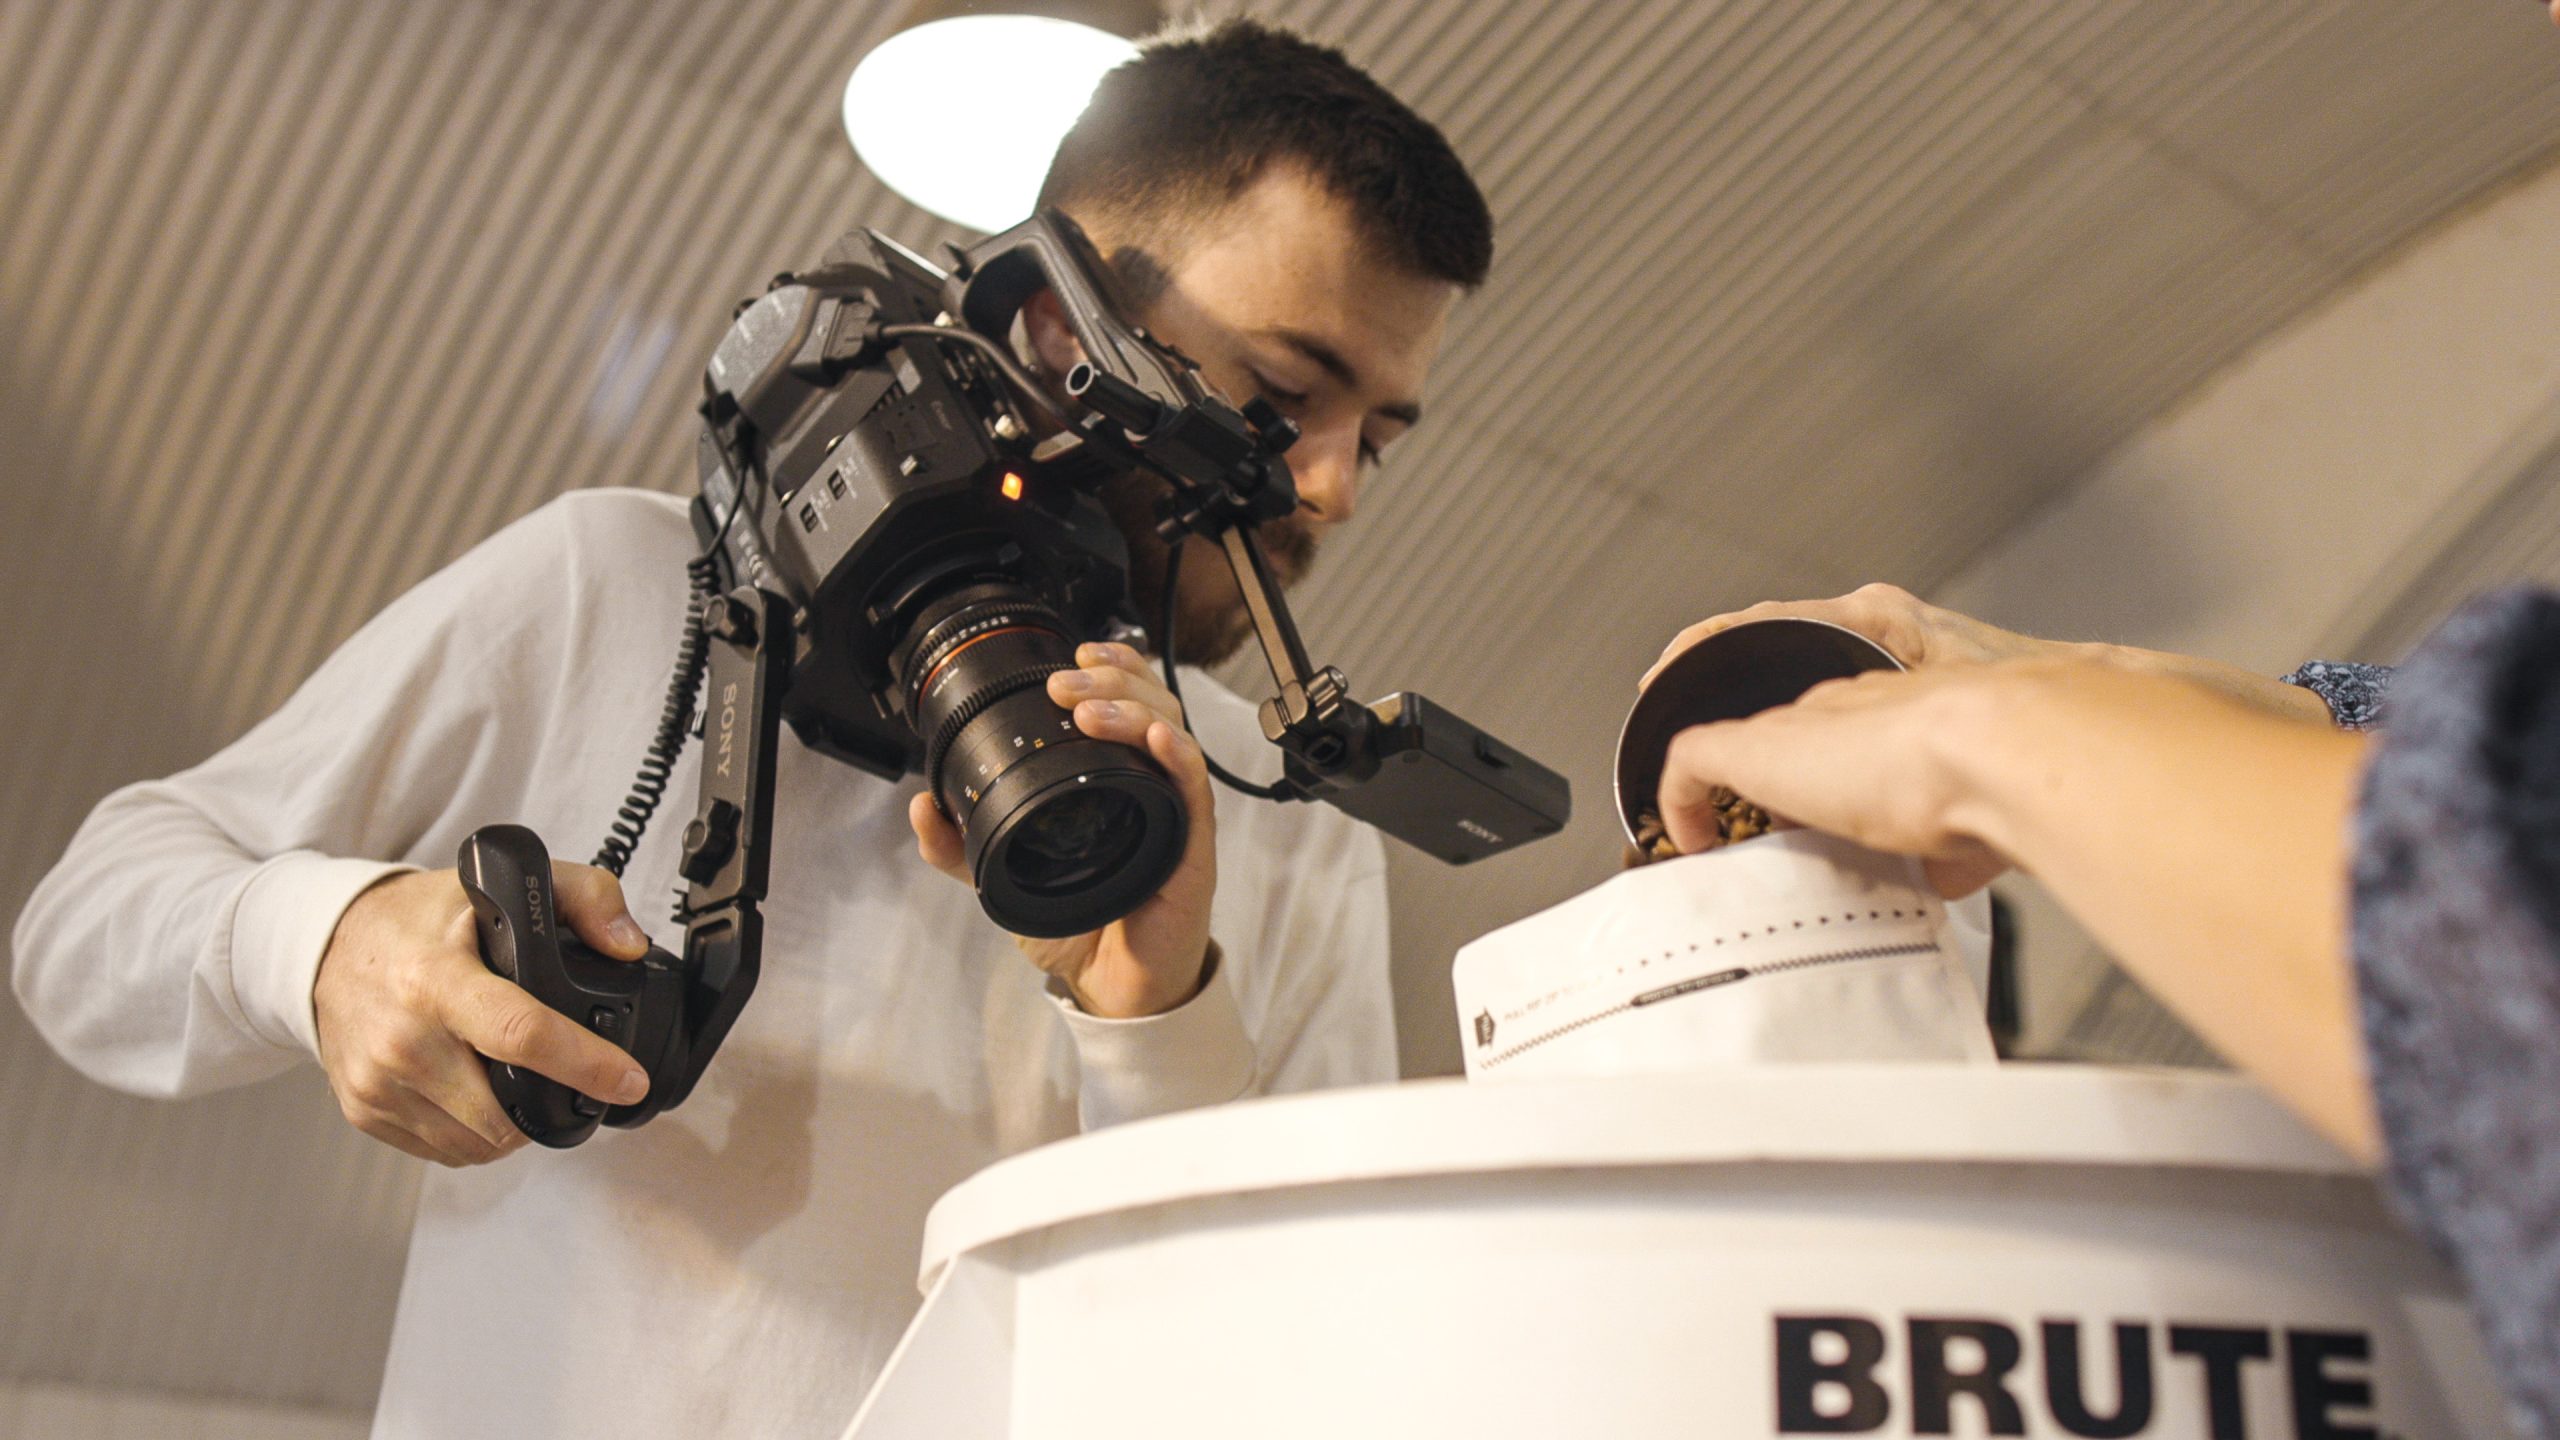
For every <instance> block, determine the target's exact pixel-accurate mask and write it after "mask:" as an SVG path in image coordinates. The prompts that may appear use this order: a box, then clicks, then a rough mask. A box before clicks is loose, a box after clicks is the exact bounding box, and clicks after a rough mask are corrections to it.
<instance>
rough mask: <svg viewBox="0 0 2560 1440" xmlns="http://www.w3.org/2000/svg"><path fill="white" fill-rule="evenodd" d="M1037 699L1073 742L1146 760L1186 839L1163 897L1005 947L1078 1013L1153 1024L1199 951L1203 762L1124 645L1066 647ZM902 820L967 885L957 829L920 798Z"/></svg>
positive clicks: (1187, 980) (1176, 995) (1206, 822)
mask: <svg viewBox="0 0 2560 1440" xmlns="http://www.w3.org/2000/svg"><path fill="white" fill-rule="evenodd" d="M1049 698H1050V699H1052V700H1055V701H1056V702H1058V703H1059V704H1060V705H1063V706H1066V707H1068V708H1069V709H1071V710H1073V711H1074V712H1075V721H1076V728H1077V729H1078V730H1081V731H1083V732H1084V733H1085V734H1087V735H1090V736H1092V737H1093V738H1095V739H1097V740H1116V741H1119V742H1120V743H1122V744H1124V745H1134V746H1136V747H1138V748H1139V749H1142V750H1144V751H1146V752H1147V753H1148V754H1149V755H1151V756H1153V757H1154V758H1155V762H1156V763H1157V764H1158V765H1161V766H1163V767H1164V770H1165V773H1166V774H1167V775H1169V776H1171V777H1172V779H1173V784H1174V788H1175V789H1177V790H1179V791H1180V792H1181V793H1182V803H1183V806H1184V808H1185V809H1187V810H1188V811H1189V812H1190V818H1191V838H1190V842H1189V843H1188V844H1187V845H1186V846H1185V847H1184V849H1183V852H1182V860H1181V863H1180V864H1178V865H1176V866H1175V867H1174V872H1173V875H1172V878H1170V879H1168V880H1166V881H1165V884H1164V888H1163V889H1162V890H1159V891H1157V892H1156V893H1155V894H1154V895H1153V896H1151V897H1149V898H1148V900H1147V901H1146V903H1144V904H1142V905H1140V906H1139V907H1138V908H1137V909H1135V910H1132V911H1130V912H1129V913H1128V914H1127V915H1126V916H1124V917H1122V918H1120V919H1118V920H1114V921H1113V922H1111V923H1110V924H1109V925H1106V926H1104V927H1103V928H1101V929H1099V930H1096V931H1093V932H1091V933H1090V934H1085V935H1070V936H1068V937H1066V938H1065V939H1061V940H1034V939H1030V938H1027V937H1023V936H1016V937H1014V943H1015V944H1016V945H1019V946H1021V947H1022V952H1023V953H1024V954H1025V955H1028V956H1030V957H1031V963H1033V964H1035V965H1037V966H1039V967H1040V968H1041V969H1042V970H1044V971H1046V972H1048V973H1049V974H1050V975H1053V976H1056V977H1057V978H1058V980H1059V981H1060V982H1062V983H1063V984H1065V986H1066V987H1067V991H1068V993H1069V994H1071V995H1073V996H1074V997H1075V1001H1076V1004H1077V1005H1078V1006H1079V1007H1081V1008H1082V1009H1083V1010H1084V1011H1085V1012H1086V1013H1087V1014H1090V1015H1099V1016H1103V1017H1105V1018H1109V1019H1123V1020H1125V1019H1134V1018H1136V1017H1138V1016H1142V1015H1160V1014H1162V1013H1164V1012H1165V1011H1167V1010H1171V1009H1173V1008H1174V1007H1176V1006H1178V1005H1180V1004H1182V1003H1183V1002H1184V1001H1186V1000H1189V999H1190V998H1191V997H1192V995H1194V994H1195V993H1197V992H1198V990H1199V989H1200V980H1201V975H1200V970H1201V965H1202V963H1203V962H1204V961H1205V960H1206V958H1207V956H1208V952H1209V901H1210V899H1211V897H1212V896H1214V895H1215V894H1216V893H1217V889H1218V844H1217V839H1218V837H1217V825H1216V818H1217V817H1216V813H1215V803H1214V801H1213V799H1212V798H1211V795H1210V790H1209V767H1208V763H1207V762H1206V760H1205V759H1203V758H1202V756H1201V753H1200V744H1199V742H1198V741H1196V740H1194V739H1192V738H1191V732H1190V731H1189V730H1188V729H1187V728H1185V726H1184V724H1183V715H1182V707H1181V706H1180V705H1179V704H1176V703H1175V701H1174V698H1173V694H1172V692H1170V691H1168V690H1166V689H1165V688H1164V682H1163V681H1161V680H1160V679H1158V678H1157V677H1156V676H1155V675H1154V674H1153V673H1151V672H1150V671H1149V670H1148V669H1147V662H1146V657H1144V656H1142V655H1140V654H1139V653H1138V652H1137V651H1135V650H1133V649H1131V648H1129V647H1128V646H1126V645H1102V644H1096V645H1083V646H1079V647H1077V649H1076V668H1075V669H1073V670H1062V671H1059V672H1058V673H1057V674H1055V675H1052V676H1050V677H1049ZM907 820H908V823H909V824H911V825H913V826H914V827H915V832H916V850H917V852H918V853H919V854H921V855H923V856H924V860H925V863H926V864H928V865H931V866H932V867H933V868H934V869H936V870H939V871H941V872H942V873H943V874H945V875H948V876H950V877H952V878H953V879H955V880H958V881H959V882H961V883H962V884H964V885H966V884H969V883H971V880H970V876H969V871H968V868H967V866H966V864H965V856H966V851H965V849H964V848H963V846H962V844H961V841H960V831H959V828H958V827H957V826H955V825H953V824H952V823H951V822H950V821H949V820H946V819H944V818H943V815H942V812H941V811H940V810H939V809H937V808H935V806H934V803H933V797H932V796H930V795H918V796H916V797H915V799H913V800H911V801H909V802H908V804H907Z"/></svg>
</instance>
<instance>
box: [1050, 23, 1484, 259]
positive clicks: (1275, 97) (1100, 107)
mask: <svg viewBox="0 0 2560 1440" xmlns="http://www.w3.org/2000/svg"><path fill="white" fill-rule="evenodd" d="M1274 163H1282V164H1291V163H1294V164H1296V165H1299V166H1302V167H1303V168H1304V169H1305V171H1306V173H1307V175H1308V177H1309V178H1311V179H1312V180H1314V181H1315V182H1316V183H1317V184H1319V185H1321V186H1323V187H1324V189H1325V190H1327V191H1328V192H1330V193H1331V194H1332V195H1333V196H1334V197H1335V198H1337V199H1339V200H1341V201H1343V202H1344V203H1345V204H1347V205H1348V206H1349V207H1350V208H1351V212H1352V215H1353V219H1354V223H1355V224H1356V225H1357V226H1358V227H1359V228H1360V229H1361V231H1363V232H1364V234H1365V238H1366V239H1367V240H1368V242H1369V243H1370V244H1371V245H1372V246H1374V247H1375V248H1376V253H1377V258H1378V259H1380V260H1382V261H1385V262H1388V263H1390V264H1394V265H1398V266H1400V267H1402V268H1404V269H1406V270H1409V271H1411V272H1413V273H1415V274H1417V275H1424V276H1429V277H1431V278H1433V279H1439V280H1446V281H1449V282H1450V283H1452V284H1454V285H1458V286H1460V287H1462V288H1465V289H1470V290H1472V289H1474V288H1475V287H1476V286H1478V285H1481V284H1483V283H1484V277H1485V272H1486V271H1487V270H1489V269H1490V268H1492V265H1493V214H1492V212H1491V211H1490V210H1488V209H1487V208H1486V207H1485V203H1484V194H1483V192H1481V191H1479V190H1477V189H1476V182H1475V181H1474V180H1473V179H1472V178H1470V177H1469V176H1468V174H1467V167H1466V166H1465V165H1464V164H1462V163H1460V161H1459V159H1458V156H1457V152H1456V151H1454V150H1451V149H1450V148H1449V142H1448V140H1447V139H1446V138H1445V137H1444V136H1442V135H1441V133H1440V132H1439V130H1438V129H1436V128H1435V127H1434V126H1433V125H1432V124H1431V122H1430V121H1428V120H1425V119H1423V118H1422V117H1421V116H1419V115H1416V114H1415V113H1413V111H1412V109H1411V108H1410V107H1408V106H1407V105H1406V104H1405V103H1404V102H1403V101H1401V100H1398V99H1397V98H1396V97H1395V96H1393V95H1391V94H1389V93H1387V89H1386V87H1385V86H1382V85H1380V84H1379V83H1378V82H1377V81H1375V80H1372V79H1370V78H1369V77H1368V75H1367V74H1365V73H1363V72H1362V71H1361V70H1360V68H1359V67H1358V66H1356V65H1353V64H1352V63H1351V62H1350V61H1349V60H1347V59H1345V58H1343V55H1342V52H1341V51H1339V50H1335V49H1331V48H1328V47H1326V46H1323V45H1318V44H1315V43H1313V42H1311V41H1308V40H1305V39H1302V38H1300V37H1298V36H1296V35H1293V34H1290V33H1289V32H1287V31H1285V30H1279V29H1275V28H1273V27H1271V26H1268V25H1264V24H1260V23H1258V22H1256V21H1253V20H1244V19H1236V20H1227V21H1224V22H1221V23H1219V24H1216V25H1210V26H1200V25H1196V24H1195V25H1190V26H1178V27H1175V28H1173V29H1171V30H1168V31H1165V32H1162V33H1160V34H1158V35H1156V36H1154V37H1151V38H1150V39H1149V40H1148V41H1147V42H1146V43H1145V44H1144V45H1142V46H1141V47H1140V49H1139V52H1138V55H1137V58H1135V59H1133V60H1130V61H1127V62H1126V63H1124V64H1122V65H1120V66H1118V67H1117V68H1115V69H1113V70H1112V71H1111V72H1110V73H1109V74H1107V75H1105V76H1104V77H1103V78H1102V83H1101V84H1100V85H1099V86H1098V87H1096V88H1095V90H1094V92H1093V100H1092V102H1091V103H1090V104H1088V105H1087V106H1086V107H1085V111H1084V114H1083V115H1082V116H1081V117H1080V118H1078V119H1077V121H1076V123H1075V128H1074V129H1072V130H1070V131H1068V132H1067V137H1066V139H1064V140H1063V141H1061V142H1059V145H1058V153H1057V156H1056V158H1055V159H1053V160H1051V161H1050V162H1049V174H1048V178H1047V179H1046V180H1044V181H1042V182H1041V186H1040V204H1042V205H1043V206H1048V205H1056V206H1059V207H1060V208H1062V209H1065V210H1066V211H1067V212H1068V213H1070V214H1078V215H1085V214H1095V213H1099V214H1108V215H1111V216H1113V217H1115V218H1118V219H1120V220H1123V221H1124V222H1131V223H1134V224H1135V225H1136V227H1137V228H1139V229H1140V230H1142V231H1144V230H1150V229H1154V228H1156V227H1157V226H1158V225H1164V224H1169V225H1185V224H1188V223H1190V222H1193V221H1196V220H1198V219H1200V218H1202V217H1205V216H1207V215H1209V214H1212V213H1214V212H1215V211H1216V210H1218V209H1219V208H1222V207H1223V206H1225V205H1226V204H1227V203H1228V202H1230V201H1233V200H1234V199H1235V198H1236V197H1237V196H1238V195H1240V194H1242V193H1243V192H1244V190H1245V188H1246V187H1247V186H1249V185H1251V184H1252V183H1253V182H1254V181H1255V180H1256V179H1257V178H1259V177H1260V176H1261V175H1262V173H1263V172H1264V171H1265V170H1266V169H1267V168H1268V167H1269V166H1271V165H1272V164H1274ZM1168 238H1171V237H1167V236H1164V235H1161V234H1159V235H1158V236H1157V237H1156V239H1157V241H1158V244H1159V245H1161V244H1162V243H1163V241H1164V240H1166V239H1168ZM1150 248H1152V247H1150ZM1167 248H1170V247H1167ZM1166 258H1170V257H1169V256H1168V257H1166ZM1130 278H1132V279H1133V280H1134V279H1138V278H1140V277H1130Z"/></svg>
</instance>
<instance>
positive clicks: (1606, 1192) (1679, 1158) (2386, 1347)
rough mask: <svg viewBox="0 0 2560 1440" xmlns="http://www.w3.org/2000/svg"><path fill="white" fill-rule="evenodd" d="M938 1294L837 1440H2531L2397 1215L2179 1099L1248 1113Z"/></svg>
mask: <svg viewBox="0 0 2560 1440" xmlns="http://www.w3.org/2000/svg"><path fill="white" fill-rule="evenodd" d="M847 1223H852V1224H858V1223H860V1217H858V1216H849V1217H847ZM923 1281H924V1284H925V1285H926V1287H927V1290H928V1299H927V1302H926V1304H925V1307H924V1309H923V1311H922V1313H921V1314H920V1315H919V1317H918V1318H917V1320H916V1323H915V1325H914V1327H913V1328H912V1329H911V1330H910V1331H909V1333H908V1337H907V1340H906V1342H905V1343H904V1344H903V1345H902V1346H901V1348H900V1350H899V1351H898V1353H897V1355H896V1356H895V1357H893V1359H892V1360H891V1363H890V1366H889V1368H888V1370H887V1372H886V1373H885V1374H884V1375H883V1377H882V1379H881V1380H880V1382H879V1384H878V1386H877V1387H876V1388H875V1389H874V1391H873V1393H872V1395H871V1397H870V1399H869V1400H868V1401H867V1402H866V1403H865V1405H864V1407H863V1411H862V1413H861V1415H860V1416H859V1417H858V1418H857V1419H856V1421H855V1422H854V1424H853V1426H852V1428H851V1430H850V1431H849V1432H848V1436H849V1440H928V1437H929V1440H998V1437H1002V1440H1105V1437H1108V1440H1176V1437H1179V1440H1205V1437H1220V1440H1243V1437H1262V1436H1271V1437H1279V1436H1288V1437H1311V1436H1326V1437H1333V1436H1372V1435H1374V1436H1398V1437H1432V1436H1462V1437H1469V1440H1514V1437H1517V1440H1557V1437H1608V1440H1650V1437H1657V1436H1658V1437H1672V1436H1678V1437H1682V1440H1718V1437H1767V1436H1778V1435H1788V1434H1864V1435H1883V1436H1905V1435H1927V1434H1942V1435H1943V1434H1953V1435H1984V1434H2024V1435H2029V1436H2057V1437H2059V1436H2100V1435H2104V1436H2128V1435H2129V1436H2142V1437H2195V1440H2207V1437H2211V1440H2296V1437H2301V1440H2313V1437H2374V1436H2393V1437H2400V1440H2438V1437H2456V1436H2461V1437H2494V1436H2501V1435H2505V1434H2506V1433H2507V1432H2506V1431H2505V1430H2504V1429H2503V1428H2501V1426H2500V1423H2499V1421H2498V1419H2497V1418H2496V1417H2497V1416H2498V1415H2499V1413H2500V1409H2501V1407H2500V1404H2499V1402H2498V1398H2497V1395H2496V1391H2495V1386H2494V1383H2493V1381H2492V1380H2491V1379H2490V1377H2489V1375H2488V1373H2487V1371H2486V1369H2485V1367H2484V1366H2483V1364H2482V1362H2481V1360H2480V1358H2479V1354H2478V1351H2477V1348H2476V1340H2475V1338H2474V1336H2473V1333H2472V1330H2471V1326H2470V1323H2469V1320H2468V1317H2467V1314H2466V1312H2465V1310H2464V1308H2463V1305H2462V1302H2461V1300H2460V1297H2459V1295H2458V1293H2457V1292H2456V1291H2455V1289H2454V1288H2453V1286H2452V1284H2451V1282H2450V1280H2449V1278H2448V1277H2447V1275H2446V1274H2445V1272H2444V1271H2443V1270H2442V1269H2441V1268H2439V1267H2438V1266H2437V1265H2436V1264H2435V1263H2434V1262H2433V1261H2432V1259H2431V1258H2429V1257H2428V1256H2427V1255H2426V1254H2425V1253H2424V1251H2423V1250H2422V1248H2421V1247H2420V1246H2419V1245H2418V1244H2417V1243H2416V1242H2414V1241H2413V1240H2412V1239H2410V1238H2409V1237H2408V1236H2407V1235H2405V1234H2404V1233H2403V1232H2402V1231H2401V1230H2400V1229H2398V1228H2397V1227H2396V1226H2395V1225H2394V1224H2393V1223H2392V1221H2391V1220H2390V1218H2389V1217H2388V1216H2387V1214H2386V1213H2385V1211H2384V1209H2383V1206H2382V1204H2381V1202H2380V1200H2379V1198H2378V1197H2377V1195H2376V1193H2375V1190H2374V1187H2373V1185H2372V1184H2371V1182H2370V1181H2369V1180H2367V1179H2366V1178H2364V1177H2363V1176H2361V1175H2360V1174H2358V1173H2357V1172H2356V1170H2355V1168H2354V1167H2353V1166H2352V1165H2350V1164H2349V1163H2348V1162H2347V1161H2346V1160H2345V1159H2344V1158H2343V1157H2341V1156H2340V1155H2338V1154H2337V1153H2336V1152H2335V1151H2333V1150H2331V1149H2330V1148H2329V1147H2328V1146H2326V1145H2325V1144H2323V1143H2322V1142H2320V1141H2319V1140H2318V1139H2316V1138H2315V1137H2313V1136H2311V1135H2310V1134H2308V1133H2307V1132H2305V1131H2304V1130H2303V1129H2302V1128H2301V1127H2299V1126H2298V1125H2297V1124H2295V1123H2294V1122H2293V1121H2292V1120H2291V1119H2289V1118H2288V1117H2286V1116H2285V1115H2284V1114H2282V1113H2281V1112H2280V1111H2279V1110H2277V1109H2276V1107H2275V1106H2274V1105H2273V1104H2272V1103H2271V1102H2269V1101H2268V1100H2266V1099H2265V1098H2264V1097H2263V1096H2262V1095H2260V1094H2259V1093H2258V1092H2257V1091H2256V1090H2255V1089H2253V1088H2252V1087H2250V1086H2248V1085H2247V1084H2246V1083H2244V1082H2242V1081H2239V1080H2236V1079H2231V1078H2228V1077H2223V1076H2214V1075H2204V1074H2194V1073H2176V1072H2127V1071H2106V1070H2091V1069H2080V1068H2061V1067H2056V1068H2011V1069H1999V1070H1982V1069H1972V1068H1965V1067H1950V1066H1910V1067H1888V1066H1837V1067H1833V1066H1797V1067H1778V1068H1759V1069H1751V1070H1738V1071H1735V1072H1733V1073H1730V1074H1702V1075H1695V1076H1682V1077H1671V1078H1644V1079H1621V1080H1558V1081H1521V1082H1517V1083H1512V1084H1506V1085H1501V1086H1479V1087H1473V1088H1470V1087H1467V1086H1465V1085H1463V1084H1460V1083H1458V1082H1454V1081H1452V1082H1437V1081H1435V1082H1429V1083H1422V1084H1412V1085H1401V1086H1391V1087H1384V1088H1379V1089H1371V1090H1356V1091H1337V1092H1333V1093H1330V1094H1323V1095H1314V1096H1303V1097H1293V1098H1287V1099H1279V1100H1269V1101H1259V1102H1254V1103H1251V1104H1244V1105H1235V1106H1229V1107H1225V1108H1223V1109H1218V1110H1212V1111H1204V1112H1197V1113H1193V1114H1187V1115H1179V1116H1172V1117H1168V1118H1166V1119H1162V1120H1156V1121H1150V1122H1146V1123H1143V1124H1137V1125H1130V1126H1125V1127H1122V1128H1120V1129H1116V1130H1112V1131H1108V1132H1104V1133H1101V1134H1097V1135H1091V1136H1086V1137H1083V1138H1080V1139H1077V1140H1072V1141H1068V1142H1065V1143H1062V1144H1058V1145H1053V1146H1049V1147H1047V1148H1044V1149H1042V1150H1038V1151H1034V1152H1032V1153H1030V1154H1026V1155H1022V1156H1019V1157H1016V1158H1015V1159H1013V1160H1010V1161H1007V1162H1005V1163H1003V1164H1001V1165H997V1166H995V1167H993V1168H991V1169H989V1170H987V1171H986V1172H984V1173H982V1174H980V1175H978V1176H977V1177H975V1178H973V1179H971V1180H969V1181H968V1182H966V1183H965V1184H963V1185H961V1186H959V1187H958V1188H956V1189H954V1190H953V1191H952V1192H951V1193H950V1195H948V1196H947V1197H945V1198H944V1199H943V1201H942V1202H941V1203H940V1204H939V1205H937V1206H936V1207H935V1209H934V1211H933V1214H932V1218H931V1220H930V1221H929V1223H928V1226H927V1231H926V1239H925V1248H924V1256H923Z"/></svg>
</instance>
